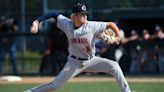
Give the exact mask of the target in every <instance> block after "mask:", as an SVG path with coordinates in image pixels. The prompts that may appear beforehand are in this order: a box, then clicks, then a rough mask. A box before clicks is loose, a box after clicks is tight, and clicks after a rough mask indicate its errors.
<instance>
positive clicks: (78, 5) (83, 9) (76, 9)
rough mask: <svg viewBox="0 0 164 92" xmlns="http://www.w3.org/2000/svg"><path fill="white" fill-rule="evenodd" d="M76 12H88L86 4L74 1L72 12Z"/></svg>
mask: <svg viewBox="0 0 164 92" xmlns="http://www.w3.org/2000/svg"><path fill="white" fill-rule="evenodd" d="M77 12H85V13H88V11H87V8H86V6H85V5H84V4H82V3H76V4H75V5H73V7H72V13H77Z"/></svg>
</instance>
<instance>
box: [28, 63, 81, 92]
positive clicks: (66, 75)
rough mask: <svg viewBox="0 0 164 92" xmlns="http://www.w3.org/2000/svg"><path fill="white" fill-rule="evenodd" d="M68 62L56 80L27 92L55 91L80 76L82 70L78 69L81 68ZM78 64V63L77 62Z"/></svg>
mask: <svg viewBox="0 0 164 92" xmlns="http://www.w3.org/2000/svg"><path fill="white" fill-rule="evenodd" d="M71 62H73V61H71ZM71 62H67V64H66V65H65V66H64V68H63V69H62V71H61V72H60V73H59V75H57V77H56V79H55V80H54V81H52V82H50V83H47V84H41V85H39V86H36V87H34V88H33V89H31V90H27V91H25V92H51V91H55V90H56V89H58V88H59V87H61V86H62V85H63V84H64V83H66V82H67V81H68V80H69V79H70V78H72V77H74V76H76V75H77V74H79V73H80V72H81V71H82V70H81V69H80V68H78V67H79V66H78V65H76V64H74V63H71ZM75 62H76V61H75Z"/></svg>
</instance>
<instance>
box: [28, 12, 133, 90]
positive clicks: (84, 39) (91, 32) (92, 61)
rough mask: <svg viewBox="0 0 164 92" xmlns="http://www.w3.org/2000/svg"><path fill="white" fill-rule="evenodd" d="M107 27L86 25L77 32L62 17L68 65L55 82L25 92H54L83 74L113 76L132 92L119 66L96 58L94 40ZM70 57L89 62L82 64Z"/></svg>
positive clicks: (120, 84) (93, 23) (98, 23)
mask: <svg viewBox="0 0 164 92" xmlns="http://www.w3.org/2000/svg"><path fill="white" fill-rule="evenodd" d="M106 25H107V24H106V23H105V22H96V21H87V23H85V24H83V25H82V26H81V27H79V28H77V29H75V28H74V25H73V23H72V21H71V20H70V19H69V18H66V17H64V16H63V15H59V16H58V18H57V26H58V27H59V28H60V29H61V30H63V32H65V33H66V35H67V38H68V41H69V48H68V49H69V54H70V55H69V56H68V61H67V63H66V64H65V66H64V68H63V69H62V71H61V72H60V73H59V75H57V76H56V78H55V80H54V81H52V82H50V83H46V84H42V85H38V86H36V87H34V88H32V89H30V90H27V91H25V92H52V91H55V90H56V89H58V88H60V87H61V86H62V85H63V84H64V83H66V82H67V81H68V80H69V79H71V78H73V77H74V76H76V75H78V74H79V73H81V72H83V71H86V72H104V73H110V74H112V75H113V76H114V77H115V79H116V80H117V82H118V84H119V86H120V88H121V91H122V92H131V90H130V88H129V85H128V83H127V81H126V79H125V78H124V75H123V73H122V70H121V68H120V66H119V64H118V63H117V62H115V61H113V60H109V59H106V58H101V57H97V56H95V40H96V39H95V38H96V36H97V34H98V33H100V32H101V31H103V30H105V29H106ZM71 55H73V56H76V57H79V58H84V59H86V60H79V59H77V58H73V57H71ZM87 59H88V60H87Z"/></svg>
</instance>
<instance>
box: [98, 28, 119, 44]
mask: <svg viewBox="0 0 164 92" xmlns="http://www.w3.org/2000/svg"><path fill="white" fill-rule="evenodd" d="M98 37H100V39H102V40H103V41H104V42H105V43H107V44H119V42H118V41H117V39H116V34H115V32H113V30H112V29H106V30H105V31H103V32H101V33H99V34H98Z"/></svg>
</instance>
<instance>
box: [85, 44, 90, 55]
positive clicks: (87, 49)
mask: <svg viewBox="0 0 164 92" xmlns="http://www.w3.org/2000/svg"><path fill="white" fill-rule="evenodd" d="M85 50H86V52H87V53H88V52H90V51H91V48H90V46H89V45H88V46H86V47H85Z"/></svg>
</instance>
